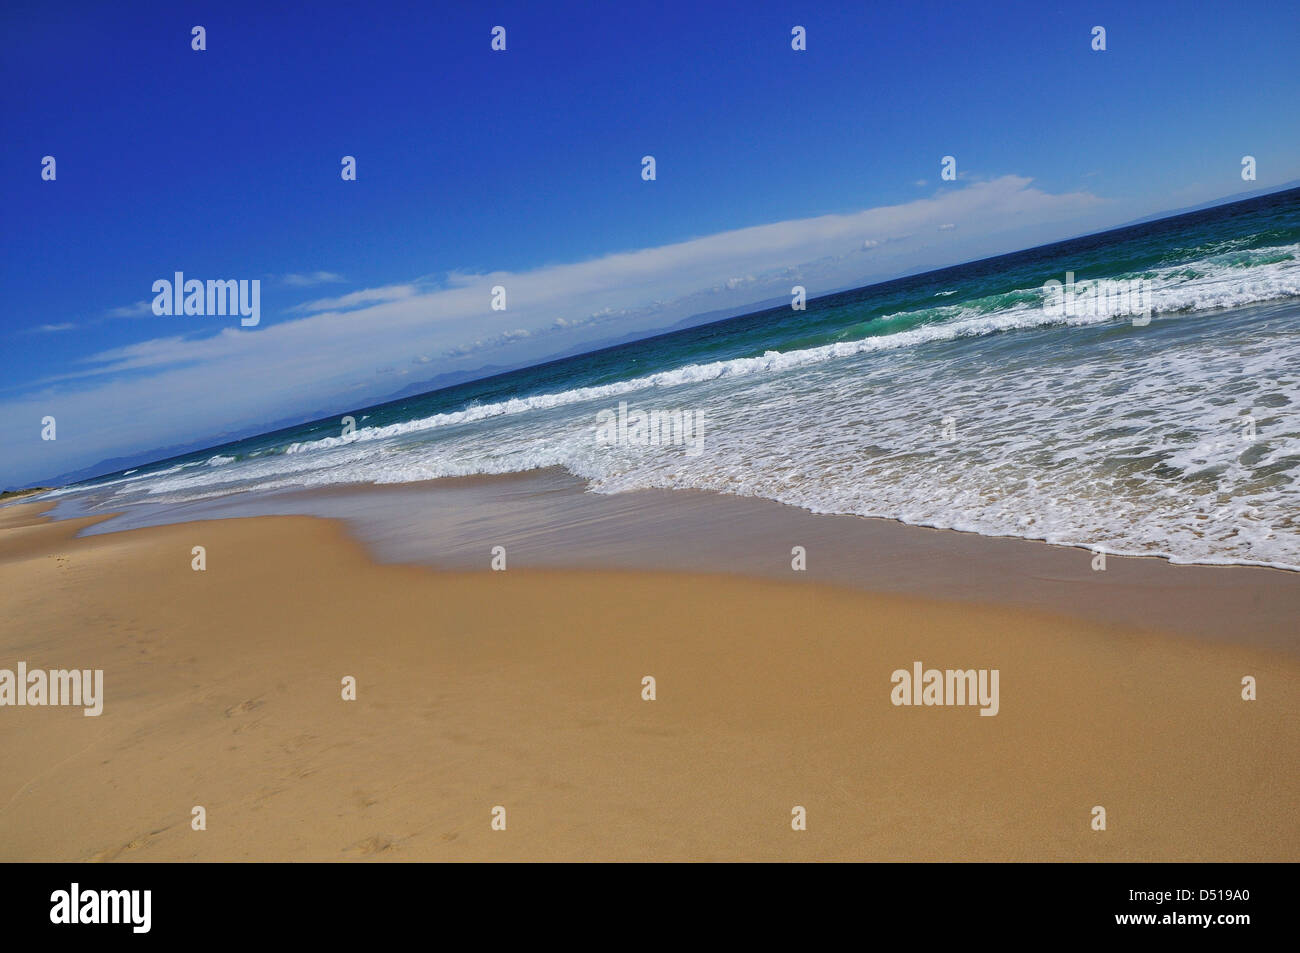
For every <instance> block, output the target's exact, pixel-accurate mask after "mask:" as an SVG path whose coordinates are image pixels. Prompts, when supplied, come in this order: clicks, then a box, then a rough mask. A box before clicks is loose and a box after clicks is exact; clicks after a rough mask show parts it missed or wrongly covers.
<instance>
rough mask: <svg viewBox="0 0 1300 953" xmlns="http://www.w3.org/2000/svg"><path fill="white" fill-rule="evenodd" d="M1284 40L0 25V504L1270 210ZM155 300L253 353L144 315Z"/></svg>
mask: <svg viewBox="0 0 1300 953" xmlns="http://www.w3.org/2000/svg"><path fill="white" fill-rule="evenodd" d="M1134 7H1138V9H1134ZM821 8H829V9H821ZM196 25H201V26H202V27H204V30H205V31H206V36H205V40H206V49H204V50H202V51H197V50H194V49H192V40H193V38H192V29H193V27H195V26H196ZM496 26H502V27H504V28H505V45H506V49H505V50H504V51H497V50H493V49H492V40H493V36H492V31H493V28H494V27H496ZM795 26H802V27H804V28H805V31H806V38H807V39H806V47H807V48H806V49H805V50H799V51H796V50H794V49H792V48H791V39H792V35H791V31H792V29H793V28H794V27H795ZM1095 26H1103V27H1104V28H1105V30H1106V50H1105V51H1095V50H1093V49H1092V44H1093V28H1094V27H1095ZM1298 36H1300V4H1297V3H1295V2H1294V0H1278V2H1250V0H1243V2H1235V3H1200V2H1189V0H1179V2H1173V0H1170V2H1164V0H1152V2H1145V3H1142V4H1140V5H1134V4H1131V3H1129V2H1121V3H1041V2H1033V3H989V4H979V5H974V4H971V5H963V4H952V3H926V2H909V3H906V4H867V3H852V4H850V3H845V4H808V5H805V4H799V3H767V2H746V3H703V2H691V3H685V2H672V0H665V2H657V3H653V4H640V5H638V4H613V3H608V2H592V3H562V2H539V0H532V2H527V3H428V2H421V3H409V4H405V3H383V2H375V3H367V4H336V3H328V2H320V3H313V4H311V5H293V6H292V7H291V6H290V5H288V4H285V5H280V4H268V3H242V2H223V3H220V4H206V3H199V4H189V3H175V2H173V3H147V2H133V3H128V4H78V3H70V4H59V5H57V6H51V5H49V4H45V3H24V2H16V0H7V2H6V3H5V4H4V5H3V9H0V242H3V247H2V248H0V288H2V289H3V296H2V297H0V447H3V448H4V453H3V457H2V458H0V487H13V486H19V485H27V484H31V483H39V482H40V481H42V480H43V479H50V478H52V477H53V476H55V475H57V474H60V473H64V472H68V471H70V470H74V469H78V468H81V467H85V466H89V465H92V464H94V463H96V462H97V461H99V460H103V459H106V458H110V457H115V456H120V455H126V454H131V453H137V452H140V451H144V450H149V449H152V448H158V447H166V446H172V445H176V444H189V443H196V442H201V441H203V440H206V439H209V438H211V439H212V440H213V442H218V438H220V437H221V436H222V435H224V434H229V433H232V432H235V431H245V430H249V429H250V428H251V429H255V428H257V427H259V426H261V425H263V424H267V423H269V422H271V421H280V420H284V419H285V418H291V417H295V416H298V417H303V418H308V417H315V416H320V415H322V414H324V413H333V412H336V411H337V412H339V413H344V412H347V411H348V410H349V409H356V408H359V407H363V406H366V405H368V404H373V403H375V402H376V401H379V400H382V399H384V398H385V397H387V396H389V395H391V394H393V393H394V392H396V391H398V390H401V389H404V388H406V387H409V386H410V385H412V384H415V383H419V382H421V381H424V380H428V379H430V378H432V377H434V376H436V375H437V374H439V373H443V372H447V371H457V370H472V369H475V368H479V367H483V366H489V365H491V366H502V365H517V364H521V363H527V362H533V361H538V360H541V359H544V358H545V357H547V356H548V355H553V354H556V353H558V352H561V351H567V350H570V349H572V348H574V347H579V346H586V345H588V344H592V345H595V344H599V343H600V342H602V341H608V340H611V339H615V338H620V337H622V336H624V335H626V334H630V333H651V332H653V331H654V330H656V329H661V328H665V327H668V326H670V325H672V324H674V323H676V322H677V321H680V320H682V319H684V318H687V317H689V316H691V315H694V314H700V313H704V312H711V311H715V310H719V309H734V310H737V311H740V310H743V308H744V306H746V305H748V304H752V303H755V302H759V301H768V300H771V299H772V298H774V297H779V296H788V295H789V294H790V289H791V287H792V286H793V285H794V284H802V285H804V286H805V287H806V288H807V291H808V295H809V297H815V296H817V295H818V294H824V293H827V292H830V291H833V290H839V289H842V288H847V287H856V286H861V285H864V284H868V283H871V282H874V281H879V280H885V279H888V278H891V277H897V276H899V275H902V274H909V273H915V272H918V271H925V270H929V269H932V268H937V267H942V266H945V265H949V264H955V263H957V262H960V261H966V260H971V259H978V258H984V257H988V256H989V255H993V254H999V253H1002V252H1008V251H1014V250H1017V249H1020V248H1025V247H1031V246H1033V245H1037V244H1042V243H1045V242H1049V241H1055V240H1059V239H1063V238H1068V237H1072V236H1074V235H1078V234H1082V233H1086V232H1091V231H1097V230H1100V229H1103V228H1107V227H1112V226H1115V225H1119V224H1122V223H1124V222H1127V221H1131V220H1132V219H1135V218H1139V217H1142V216H1145V215H1149V214H1152V213H1156V212H1160V211H1163V210H1171V209H1178V208H1182V207H1185V206H1189V205H1193V204H1198V203H1201V202H1206V201H1211V200H1214V199H1218V198H1222V197H1225V196H1230V195H1234V194H1237V193H1240V192H1243V191H1247V190H1253V189H1265V188H1268V187H1270V186H1276V185H1280V184H1282V183H1285V182H1288V181H1292V180H1295V179H1297V178H1300V124H1297V123H1296V122H1295V116H1296V115H1300V108H1298V107H1300V68H1298V67H1297V37H1298ZM1246 155H1251V156H1254V157H1255V159H1256V169H1257V180H1256V181H1252V182H1247V181H1243V180H1242V177H1241V161H1242V157H1243V156H1246ZM46 156H53V157H54V160H55V178H54V179H53V180H52V181H51V180H47V179H46V178H43V174H42V172H43V168H44V165H43V162H44V157H46ZM344 156H352V157H354V158H355V160H356V178H355V180H351V181H345V180H344V179H343V177H342V176H341V170H342V159H343V157H344ZM645 156H653V157H654V160H655V178H654V179H653V180H651V181H648V180H646V179H645V178H643V162H642V159H643V157H645ZM945 156H952V157H953V158H954V159H955V165H956V172H957V177H956V179H955V180H953V181H945V180H943V179H941V177H940V172H941V161H942V159H943V157H945ZM177 271H180V272H183V273H184V274H185V276H186V277H187V278H197V279H200V280H208V279H220V280H226V279H236V280H239V279H243V280H249V281H252V280H258V281H259V282H260V289H261V296H260V321H259V323H258V324H257V325H256V326H255V327H243V326H241V324H240V321H239V319H238V317H231V316H228V315H227V316H219V315H163V316H157V315H155V314H154V313H153V310H152V307H151V304H152V301H153V298H154V293H153V284H154V282H155V281H157V280H159V279H168V280H170V279H171V278H172V276H173V274H174V273H175V272H177ZM497 286H500V287H502V288H504V289H505V309H504V310H502V311H496V310H493V308H492V307H491V304H492V300H493V291H492V289H493V288H494V287H497ZM47 416H53V417H54V418H55V420H56V422H57V429H56V434H57V438H56V439H55V440H42V439H41V436H42V430H43V429H44V428H43V424H42V421H43V420H44V418H46V417H47Z"/></svg>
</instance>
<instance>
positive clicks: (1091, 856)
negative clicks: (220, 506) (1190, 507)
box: [0, 475, 1300, 861]
mask: <svg viewBox="0 0 1300 953" xmlns="http://www.w3.org/2000/svg"><path fill="white" fill-rule="evenodd" d="M533 479H534V483H533V484H531V486H529V485H525V484H521V483H519V482H518V481H516V482H509V481H495V482H493V481H477V482H475V481H469V482H468V483H466V484H465V485H462V486H460V487H457V486H454V485H452V486H444V487H440V486H438V485H436V484H434V485H430V486H427V487H424V488H418V487H415V488H412V487H400V488H364V487H362V488H352V489H351V490H350V491H349V492H350V493H351V494H352V498H353V499H354V501H355V500H362V501H366V503H365V505H366V506H368V507H371V508H372V509H374V510H375V511H376V512H378V511H383V512H386V513H388V514H390V518H392V519H397V518H399V517H398V516H397V515H393V514H401V513H406V514H407V519H408V521H411V522H413V523H415V524H416V525H422V524H420V522H419V521H420V516H421V514H425V515H427V514H429V513H437V512H439V510H438V509H437V506H436V505H435V503H434V502H432V501H433V500H435V499H436V498H438V497H439V496H442V497H444V498H449V499H450V502H447V503H444V510H445V512H446V513H459V514H461V519H462V522H460V523H456V522H455V521H453V520H451V519H450V518H447V519H436V520H430V522H429V534H431V535H433V538H435V539H437V540H438V541H439V543H440V546H439V547H437V548H438V550H439V551H440V552H442V553H443V554H444V556H445V558H443V559H441V560H439V559H438V558H436V554H435V557H430V558H429V559H425V558H423V556H421V555H420V554H417V553H414V552H413V551H402V550H403V547H406V548H407V549H409V547H410V546H412V545H414V544H413V543H412V542H411V539H413V538H416V537H417V536H422V535H425V534H415V535H413V536H411V537H406V538H402V537H400V536H398V535H397V534H393V533H383V532H379V531H378V530H376V529H375V527H377V526H381V525H382V521H381V520H379V519H378V518H377V517H375V516H373V514H372V518H371V519H370V520H369V522H368V523H367V522H366V521H364V520H359V519H355V518H353V517H355V515H356V513H357V507H358V506H360V505H361V504H359V503H357V504H355V505H353V506H350V507H349V506H345V505H343V504H342V503H339V502H331V501H330V498H329V496H328V495H325V496H321V495H319V494H318V495H317V497H315V498H314V502H313V503H312V504H311V506H312V511H313V514H314V515H302V514H297V515H293V514H291V515H274V514H273V513H268V514H266V515H253V516H233V517H230V518H222V519H214V518H206V519H201V520H192V521H189V522H176V521H172V522H169V523H166V524H165V525H153V526H141V527H138V528H127V529H122V530H120V531H115V532H105V533H99V534H93V535H84V536H78V535H77V534H78V533H79V532H82V531H85V530H93V529H95V528H99V529H109V528H112V526H113V521H109V522H108V523H103V524H102V525H100V526H98V527H97V526H96V525H95V524H97V523H100V522H101V521H102V520H104V515H98V516H87V517H82V518H75V519H64V520H50V519H49V518H48V516H47V514H48V511H49V509H50V504H49V503H45V502H27V503H19V504H13V505H10V506H6V507H4V508H0V604H2V605H3V611H0V668H8V669H13V668H14V667H15V666H16V665H17V664H18V663H19V662H25V663H26V664H27V665H28V666H29V667H30V668H50V669H55V668H72V667H76V668H80V669H100V670H102V671H103V673H104V676H103V677H104V692H103V694H104V697H103V699H102V702H103V711H102V714H100V715H98V716H96V717H86V716H84V715H83V712H82V711H81V710H80V709H78V708H74V707H53V706H46V707H39V706H27V707H15V708H11V709H8V710H6V711H5V713H4V715H5V717H4V718H3V719H0V750H3V751H4V752H5V770H4V771H3V774H2V777H0V785H2V786H0V859H3V860H20V861H29V860H39V861H56V860H59V861H62V860H67V861H130V860H147V861H185V860H201V861H209V860H259V861H271V860H275V861H316V860H324V861H340V860H392V861H416V860H445V861H487V860H521V861H567V860H609V861H640V860H655V861H687V860H706V861H736V860H742V861H753V860H791V861H807V860H834V861H894V860H902V861H925V860H955V861H1067V860H1080V861H1160V860H1183V861H1191V860H1195V861H1264V860H1280V861H1294V860H1296V859H1298V858H1300V828H1298V827H1297V825H1296V824H1295V804H1296V803H1297V801H1298V800H1300V771H1297V758H1296V752H1297V751H1298V750H1300V744H1297V742H1300V727H1297V726H1298V725H1300V722H1298V721H1297V718H1296V715H1297V711H1296V703H1297V699H1300V652H1298V647H1297V645H1296V643H1295V640H1294V620H1295V618H1297V616H1296V607H1297V605H1300V602H1298V601H1297V600H1298V599H1300V574H1297V573H1291V572H1285V571H1280V570H1274V569H1267V568H1258V567H1241V566H1237V567H1215V566H1174V565H1170V564H1169V563H1167V562H1165V561H1164V560H1160V559H1150V558H1147V559H1136V558H1135V559H1123V558H1120V557H1111V558H1110V560H1109V562H1108V565H1107V568H1106V569H1105V570H1104V571H1097V570H1095V569H1093V568H1092V566H1091V560H1092V559H1093V555H1092V554H1091V553H1090V552H1088V551H1087V550H1083V549H1078V548H1069V547H1060V546H1056V547H1053V546H1047V545H1045V544H1043V543H1038V542H1033V541H1029V540H1021V539H1002V538H990V537H983V536H975V535H973V534H965V533H956V532H951V531H940V530H929V529H924V528H920V527H914V526H905V525H902V524H899V523H894V522H892V521H886V520H867V519H861V518H858V517H835V518H827V517H818V516H815V515H813V514H811V513H807V512H805V511H803V510H799V509H796V508H793V507H782V506H780V505H779V504H776V503H771V502H769V501H756V500H739V499H731V498H725V497H719V496H715V495H711V494H698V495H691V494H672V493H657V494H656V493H653V492H651V493H644V494H624V495H619V496H615V497H597V496H596V495H594V494H589V493H582V492H581V491H572V492H568V493H567V495H566V493H565V492H561V490H560V489H557V487H556V486H554V485H551V484H547V483H545V482H544V481H545V479H546V478H545V475H543V476H541V477H534V478H533ZM537 480H542V481H543V482H541V483H537V482H536V481H537ZM570 489H572V488H570ZM416 492H419V493H422V494H424V497H423V498H424V499H425V500H426V503H425V505H424V506H423V507H420V508H416V507H413V505H412V501H411V499H409V498H408V497H407V496H404V495H403V494H407V495H409V494H412V493H416ZM458 493H459V494H460V495H459V496H457V494H458ZM466 494H470V495H474V494H477V498H478V499H479V501H480V502H479V505H480V506H481V507H482V508H483V513H490V512H492V511H495V512H497V514H498V519H497V521H496V522H493V521H492V520H491V519H489V518H488V517H487V516H486V515H483V513H480V514H479V515H480V516H481V517H482V518H481V519H479V520H477V521H476V520H473V519H471V518H470V516H467V515H466V514H470V515H473V514H474V513H475V511H474V509H473V507H472V506H470V505H468V504H467V503H466V499H467V496H466ZM394 497H395V498H396V502H395V501H394V499H393V498H394ZM692 499H697V500H699V501H700V502H699V503H698V504H694V503H692V502H691V500H692ZM493 501H495V502H493ZM602 506H605V507H609V506H615V507H616V509H615V510H614V511H612V512H610V511H602V510H601V507H602ZM692 506H697V509H694V510H693V509H692ZM286 507H287V505H286V504H283V503H280V504H277V505H274V506H271V507H270V509H272V510H275V509H286ZM557 507H559V508H560V509H559V510H558V511H557V509H556V508H557ZM634 511H635V512H634ZM706 511H707V512H708V513H712V514H714V516H713V518H712V519H706V518H704V516H703V515H702V514H704V513H705V512H706ZM329 512H334V513H336V514H337V516H338V518H325V517H324V516H323V515H320V514H322V513H329ZM557 512H558V513H560V514H562V516H563V518H560V517H559V516H557ZM580 513H586V514H588V516H589V518H588V519H585V520H584V519H581V518H576V514H580ZM172 518H173V520H175V519H176V518H177V517H176V514H173V517H172ZM367 526H369V527H370V530H369V532H370V533H372V534H377V535H375V538H370V539H368V538H367V530H366V527H367ZM438 527H441V530H440V531H441V533H442V535H441V536H438V535H436V533H434V530H435V529H437V528H438ZM508 527H510V528H513V535H512V534H511V532H510V531H509V530H508ZM656 527H657V529H656ZM382 537H387V538H390V539H395V540H397V542H398V545H397V546H396V549H390V550H387V551H385V550H384V548H383V547H382V546H380V545H379V544H378V540H379V539H380V538H382ZM442 544H445V545H442ZM453 544H455V545H453ZM494 544H500V545H502V546H503V547H504V548H505V550H506V553H507V557H506V558H507V563H506V567H507V568H506V569H505V570H504V571H494V570H493V569H492V568H491V563H490V558H491V557H490V551H491V545H494ZM196 546H202V547H203V549H204V554H205V555H204V559H205V568H204V569H203V570H202V571H196V570H195V569H194V568H193V567H192V564H193V561H194V559H195V557H194V555H193V549H194V547H196ZM795 546H803V547H804V548H805V550H806V564H807V569H806V570H804V571H802V572H800V571H796V570H794V569H792V568H791V562H792V559H793V558H794V557H793V556H792V548H793V547H795ZM458 547H459V548H458ZM726 552H734V553H736V554H738V555H737V556H736V558H734V559H731V560H727V559H724V558H722V556H721V555H720V554H725V553H726ZM439 562H441V563H442V564H441V565H429V564H423V565H422V564H421V563H439ZM705 566H712V567H714V568H713V570H712V571H706V569H705V568H704V567H705ZM916 663H920V664H921V665H922V666H923V667H924V668H925V669H930V668H934V669H939V670H949V669H960V670H968V669H974V670H981V671H993V670H996V671H997V672H998V673H999V675H1000V680H999V683H998V684H999V698H998V704H997V710H996V714H994V715H991V716H986V715H982V714H981V709H980V707H979V706H976V705H972V704H965V705H960V704H941V705H933V706H929V705H919V704H918V705H898V704H894V700H893V698H892V697H891V696H892V695H893V689H894V687H895V685H894V683H892V682H891V676H892V674H893V673H895V672H896V671H899V670H903V671H907V672H910V671H912V669H913V666H914V665H915V664H916ZM349 676H350V677H352V678H354V679H355V686H356V687H355V700H344V698H343V693H344V692H343V680H344V679H345V677H349ZM647 676H650V677H652V678H653V679H654V683H653V684H654V696H655V697H654V699H653V700H646V699H645V698H644V697H643V695H644V693H645V691H646V689H645V683H644V681H643V679H645V678H646V677H647ZM1246 676H1250V677H1253V678H1254V679H1255V680H1256V683H1257V692H1258V697H1257V698H1256V699H1255V700H1250V701H1247V700H1244V699H1243V697H1242V692H1243V688H1242V680H1243V677H1246ZM195 807H202V808H203V809H204V812H205V818H206V829H204V830H195V829H193V826H192V823H191V822H192V818H193V816H194V815H193V809H194V808H195ZM1096 807H1103V808H1104V809H1105V829H1104V830H1097V829H1094V827H1095V826H1096V812H1095V811H1094V808H1096ZM496 808H503V809H504V812H503V816H504V829H495V828H494V823H493V822H494V817H497V816H499V815H500V813H501V812H498V814H494V809H496ZM796 808H802V809H803V810H804V812H805V816H806V829H804V830H796V829H794V828H793V827H792V818H795V817H796V815H795V814H794V813H792V812H795V810H796ZM497 826H500V825H499V824H498V825H497Z"/></svg>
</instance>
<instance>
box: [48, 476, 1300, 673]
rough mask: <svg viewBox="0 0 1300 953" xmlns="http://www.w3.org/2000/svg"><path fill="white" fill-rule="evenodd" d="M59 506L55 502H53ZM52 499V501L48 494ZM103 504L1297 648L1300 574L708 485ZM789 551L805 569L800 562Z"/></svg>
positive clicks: (103, 524) (385, 488) (383, 551)
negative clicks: (1056, 615) (1097, 557)
mask: <svg viewBox="0 0 1300 953" xmlns="http://www.w3.org/2000/svg"><path fill="white" fill-rule="evenodd" d="M55 502H56V503H57V501H55ZM42 505H45V504H42ZM126 510H128V511H129V512H122V513H120V514H99V515H100V517H101V519H99V520H97V522H96V525H95V526H94V527H93V528H90V529H89V531H88V532H89V533H91V534H94V535H98V534H108V533H114V532H120V531H122V530H125V529H130V528H136V527H142V526H151V525H165V524H161V523H159V522H156V521H154V520H153V519H151V516H152V517H154V518H155V519H156V518H157V517H158V516H165V517H166V518H167V519H168V521H173V520H178V519H185V520H203V519H213V518H223V519H224V518H239V517H245V516H284V515H304V516H316V517H321V518H326V519H340V520H342V521H344V522H345V523H346V525H347V527H348V530H349V532H350V534H351V535H352V536H353V537H355V538H356V539H358V540H359V541H360V542H361V543H363V544H364V545H365V546H366V548H367V550H368V551H369V552H370V553H371V555H372V556H373V557H374V558H375V559H376V560H378V561H380V562H383V563H397V564H409V565H424V566H431V567H435V568H439V569H447V570H453V571H470V570H478V569H483V568H486V567H487V565H488V561H489V558H490V552H491V550H492V547H493V546H497V545H501V546H504V547H505V548H506V551H507V553H508V558H509V564H510V565H511V566H517V567H525V566H526V567H532V568H548V569H562V570H576V571H585V570H592V569H602V568H618V569H624V570H629V571H683V572H699V573H723V574H727V575H733V576H738V577H741V578H761V579H774V580H784V581H795V582H820V583H826V584H830V585H835V586H845V587H850V588H854V589H857V590H861V591H866V592H872V593H894V594H900V595H911V596H918V597H923V598H926V599H934V600H939V601H945V602H950V603H954V604H962V605H965V604H975V605H990V604H991V605H1010V606H1017V607H1021V608H1026V609H1034V610H1040V611H1047V612H1060V613H1063V614H1066V615H1071V616H1075V617H1077V618H1079V619H1082V620H1086V621H1090V622H1095V623H1100V624H1107V625H1112V624H1113V625H1122V626H1130V627H1138V628H1155V629H1163V630H1165V631H1172V632H1175V633H1177V634H1178V635H1181V636H1191V637H1195V638H1198V639H1204V640H1209V641H1227V642H1240V643H1245V644H1252V645H1258V646H1260V647H1264V648H1268V649H1272V650H1276V651H1281V652H1285V653H1289V654H1292V655H1295V656H1297V657H1300V638H1297V631H1296V625H1295V620H1296V619H1300V573H1296V572H1291V571H1288V570H1284V569H1275V568H1270V567H1263V566H1217V565H1203V564H1196V565H1184V564H1179V563H1172V562H1169V561H1168V560H1167V559H1165V558H1163V557H1159V556H1117V555H1109V554H1108V555H1107V556H1106V560H1105V567H1106V568H1105V569H1104V570H1102V571H1098V570H1095V569H1094V568H1093V566H1094V564H1095V561H1094V553H1093V552H1092V551H1089V550H1086V549H1082V548H1079V547H1074V546H1065V545H1058V544H1054V543H1047V542H1044V541H1041V540H1030V539H1024V538H1021V537H1008V536H983V535H980V534H978V533H971V532H965V531H961V530H951V529H936V528H931V527H923V526H914V525H911V524H908V523H903V522H901V521H899V520H894V519H886V518H883V517H861V516H853V515H842V514H836V515H823V514H814V513H811V512H809V511H807V510H804V509H801V508H799V507H796V506H791V505H788V504H783V503H778V502H775V501H772V500H766V499H759V498H754V497H742V496H729V495H725V494H719V493H712V492H705V491H698V490H681V489H672V490H638V491H633V492H628V493H619V494H609V495H605V494H598V493H592V492H588V491H587V490H586V489H585V483H584V481H582V480H581V479H579V478H577V477H574V476H572V475H570V474H568V473H567V471H562V470H558V469H550V470H545V471H535V472H531V473H525V474H504V475H497V476H486V477H484V476H473V477H462V478H450V479H442V480H436V481H429V482H425V483H406V484H387V485H370V484H359V485H355V486H352V485H349V486H332V487H325V488H311V489H305V490H304V489H295V490H289V491H280V492H276V493H262V494H240V495H236V496H230V497H222V498H218V499H215V500H211V501H201V502H196V503H190V504H181V505H177V506H172V507H168V508H167V509H166V510H163V509H162V507H159V508H158V509H157V510H154V511H152V512H150V510H148V509H146V508H140V507H128V508H126ZM794 546H802V547H803V548H804V551H805V556H806V559H805V565H806V569H805V570H804V571H800V572H795V571H793V570H792V568H791V564H792V559H793V556H792V552H791V550H792V549H793V547H794Z"/></svg>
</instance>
